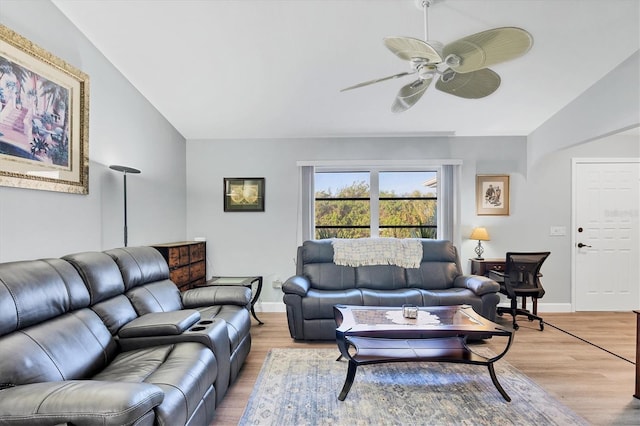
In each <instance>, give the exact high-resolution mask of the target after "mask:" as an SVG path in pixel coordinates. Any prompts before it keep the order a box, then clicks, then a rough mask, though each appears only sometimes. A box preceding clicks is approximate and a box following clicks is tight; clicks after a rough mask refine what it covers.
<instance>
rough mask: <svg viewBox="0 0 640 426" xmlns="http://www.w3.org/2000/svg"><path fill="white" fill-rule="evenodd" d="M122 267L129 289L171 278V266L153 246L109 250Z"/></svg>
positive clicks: (110, 254) (107, 252) (119, 266)
mask: <svg viewBox="0 0 640 426" xmlns="http://www.w3.org/2000/svg"><path fill="white" fill-rule="evenodd" d="M104 253H106V254H107V255H109V256H111V257H112V258H113V260H114V261H115V262H116V264H117V265H118V268H120V272H121V273H122V279H123V280H124V285H125V288H126V289H127V290H130V289H132V288H134V287H137V286H139V285H143V284H146V283H150V282H154V281H162V280H168V279H169V266H168V265H167V261H166V260H165V259H164V257H162V255H161V254H160V252H159V251H158V250H156V249H155V248H153V247H144V246H143V247H122V248H117V249H112V250H107V251H105V252H104Z"/></svg>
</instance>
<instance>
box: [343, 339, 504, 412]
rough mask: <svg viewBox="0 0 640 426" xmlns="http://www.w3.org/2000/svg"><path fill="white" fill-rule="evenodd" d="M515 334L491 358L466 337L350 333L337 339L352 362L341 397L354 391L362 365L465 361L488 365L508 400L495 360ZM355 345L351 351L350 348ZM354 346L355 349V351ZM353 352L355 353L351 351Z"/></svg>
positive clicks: (344, 353) (492, 377)
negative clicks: (379, 336)
mask: <svg viewBox="0 0 640 426" xmlns="http://www.w3.org/2000/svg"><path fill="white" fill-rule="evenodd" d="M512 339H513V336H512V335H511V336H509V341H508V343H507V345H506V347H505V349H504V351H503V352H502V353H501V354H499V355H497V356H495V357H492V358H487V357H485V356H482V355H479V354H477V353H475V352H473V351H472V350H471V349H470V348H469V347H468V346H467V343H466V338H465V337H444V338H429V339H381V338H366V337H354V336H350V337H348V338H346V339H344V340H342V341H340V340H338V347H339V349H340V352H341V354H342V356H343V357H345V358H347V359H348V361H349V368H348V370H347V378H346V380H345V382H344V385H343V387H342V390H341V391H340V395H339V396H338V399H339V400H340V401H344V400H345V398H346V397H347V394H348V393H349V390H351V385H353V381H354V379H355V376H356V370H357V368H358V366H360V365H367V364H381V363H386V362H426V361H430V362H454V363H464V364H475V365H486V366H487V367H488V369H489V375H490V376H491V381H492V382H493V384H494V386H495V387H496V389H498V392H500V395H502V397H503V398H504V399H505V400H506V401H511V398H510V397H509V395H508V394H507V392H505V390H504V389H503V387H502V386H501V385H500V382H498V378H497V376H496V372H495V369H494V368H493V363H494V362H495V361H497V360H499V359H500V358H502V357H503V356H504V355H505V354H506V353H507V351H508V350H509V347H510V346H511V342H512ZM350 346H352V347H353V348H352V351H349V347H350ZM354 349H355V350H354ZM351 352H353V353H351Z"/></svg>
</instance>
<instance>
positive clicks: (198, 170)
mask: <svg viewBox="0 0 640 426" xmlns="http://www.w3.org/2000/svg"><path fill="white" fill-rule="evenodd" d="M526 151H527V141H526V138H524V137H458V138H456V137H450V138H442V137H439V138H375V137H371V138H326V139H305V140H296V139H285V140H272V139H260V140H258V139H251V140H215V141H211V140H202V141H195V140H193V141H188V142H187V188H188V195H187V217H188V219H187V223H188V225H187V234H188V235H189V236H190V237H191V236H201V237H205V238H206V239H207V241H208V254H207V260H208V272H207V273H208V275H209V276H211V275H214V274H215V275H263V276H264V278H265V283H264V287H263V291H262V297H261V299H262V302H263V305H264V306H263V307H262V308H263V309H265V310H277V309H278V304H279V303H281V301H282V292H281V291H280V290H278V289H274V288H273V287H272V282H273V281H275V280H282V281H283V280H285V279H286V278H288V277H289V276H290V275H293V274H294V273H295V263H294V258H295V256H296V247H297V245H298V243H299V241H300V238H301V237H300V233H299V229H298V221H297V217H298V202H297V200H298V174H297V173H298V171H297V166H296V162H298V161H304V160H310V161H314V160H315V161H318V160H380V159H384V160H419V159H424V160H425V161H428V160H430V159H444V158H450V159H459V160H462V161H463V164H462V177H461V180H462V182H460V189H461V197H460V199H461V205H460V209H461V235H462V237H463V240H462V242H461V244H460V247H459V251H460V257H461V261H462V265H463V268H465V269H466V270H467V271H468V270H469V267H470V265H469V260H468V259H469V258H471V257H474V256H475V254H474V251H473V249H474V247H475V245H476V244H477V242H476V241H471V240H469V239H467V238H466V237H467V236H468V235H469V234H470V233H471V230H472V229H473V228H474V227H475V226H485V227H486V228H487V229H488V231H489V233H490V236H491V241H488V242H485V243H484V247H485V253H484V256H485V257H503V256H504V253H505V252H506V251H508V250H549V251H551V253H552V254H551V256H550V257H549V259H548V260H547V262H546V263H545V265H544V285H545V288H546V289H547V295H546V296H545V300H544V303H545V304H546V305H547V306H551V309H557V310H568V309H570V308H569V304H570V302H571V276H570V272H571V268H570V261H571V250H572V247H571V235H570V231H571V230H570V228H571V159H572V158H574V157H635V158H637V157H640V141H639V140H638V137H637V136H611V137H608V138H606V139H603V140H599V141H594V142H589V143H586V144H580V145H577V146H574V147H571V148H566V149H563V150H560V151H557V152H553V153H550V154H547V155H545V156H544V157H543V158H542V159H541V160H540V161H538V162H536V164H534V165H533V166H531V167H529V170H527V169H528V167H527V154H526ZM476 174H508V175H510V182H511V206H510V215H509V216H477V215H476V214H475V176H476ZM224 177H264V178H265V179H266V191H265V193H266V204H265V211H264V212H243V213H225V212H224V211H223V204H222V200H223V184H222V182H223V178H224ZM551 226H565V227H566V228H567V235H566V236H562V237H556V236H553V237H552V236H549V228H550V227H551ZM541 303H542V302H541ZM553 305H555V306H556V307H555V308H554V307H553Z"/></svg>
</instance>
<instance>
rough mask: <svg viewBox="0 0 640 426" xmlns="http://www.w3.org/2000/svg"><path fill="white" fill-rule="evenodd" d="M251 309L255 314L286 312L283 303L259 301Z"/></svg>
mask: <svg viewBox="0 0 640 426" xmlns="http://www.w3.org/2000/svg"><path fill="white" fill-rule="evenodd" d="M253 308H254V309H255V311H256V312H287V308H286V306H285V305H284V303H283V302H262V301H259V302H258V303H256V305H255V306H254V307H253Z"/></svg>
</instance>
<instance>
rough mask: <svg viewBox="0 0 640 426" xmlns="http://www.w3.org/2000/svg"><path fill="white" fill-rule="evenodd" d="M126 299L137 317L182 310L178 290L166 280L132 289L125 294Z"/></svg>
mask: <svg viewBox="0 0 640 426" xmlns="http://www.w3.org/2000/svg"><path fill="white" fill-rule="evenodd" d="M127 297H128V298H129V300H131V303H132V304H133V306H134V307H135V308H136V312H138V315H145V314H148V313H150V312H169V311H178V310H180V309H182V300H181V299H180V290H178V287H176V285H175V284H174V283H173V281H170V280H168V279H167V280H162V281H156V282H151V283H148V284H145V285H141V286H139V287H134V288H132V289H131V290H129V291H128V292H127Z"/></svg>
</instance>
